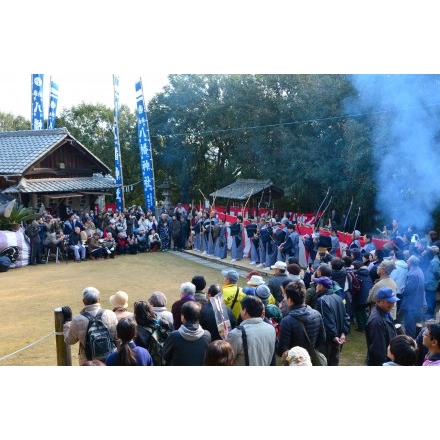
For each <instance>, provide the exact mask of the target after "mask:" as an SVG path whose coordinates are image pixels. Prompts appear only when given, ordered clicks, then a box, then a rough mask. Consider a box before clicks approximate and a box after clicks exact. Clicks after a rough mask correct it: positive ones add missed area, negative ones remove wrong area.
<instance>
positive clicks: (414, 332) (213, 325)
mask: <svg viewBox="0 0 440 440" xmlns="http://www.w3.org/2000/svg"><path fill="white" fill-rule="evenodd" d="M220 217H221V216H218V215H217V214H216V212H215V210H214V209H212V210H202V211H198V210H196V209H193V208H191V206H190V207H189V209H188V210H186V209H185V208H184V207H183V206H182V205H181V204H180V203H179V204H178V205H177V206H176V207H175V208H172V209H170V210H163V212H162V213H161V214H160V217H159V219H156V217H155V215H154V214H153V212H151V210H150V211H147V213H144V212H143V210H142V209H141V208H140V207H132V208H130V209H128V210H127V211H126V212H121V213H119V212H106V211H105V210H102V211H101V212H100V213H99V214H95V213H94V212H93V211H90V212H88V213H83V212H78V213H70V214H69V218H68V219H67V220H65V221H64V222H59V221H57V220H56V219H53V218H51V217H50V216H49V215H46V216H45V215H43V216H42V217H41V218H40V219H39V220H36V221H33V222H32V224H31V225H29V226H28V228H27V229H26V235H27V236H28V237H29V240H30V243H31V252H30V259H31V261H30V263H31V264H38V263H41V262H42V261H43V255H44V254H45V252H47V250H48V249H49V250H50V251H51V252H52V251H54V250H56V249H57V248H59V249H60V250H61V252H62V253H63V254H66V255H67V252H68V251H69V250H70V253H71V255H72V257H73V258H74V259H75V261H78V262H81V261H86V260H87V258H90V259H96V260H101V259H104V258H114V256H115V255H118V254H119V255H125V254H135V253H137V252H154V251H167V250H175V251H182V250H185V249H188V248H189V249H193V250H195V251H198V252H202V253H203V254H206V255H208V256H212V257H214V258H215V259H218V260H221V259H226V258H228V256H229V258H230V261H231V262H235V261H239V260H241V259H243V260H244V259H249V265H251V266H255V270H251V271H250V272H249V274H250V276H249V279H248V281H247V284H246V286H243V287H240V286H238V282H239V276H238V273H237V272H236V271H235V270H234V269H230V270H227V271H225V273H224V274H223V275H224V277H225V283H224V285H222V286H218V285H215V284H214V285H210V286H209V287H208V288H207V290H206V291H205V290H204V289H205V287H206V283H205V282H204V279H203V277H199V279H197V278H195V279H194V280H192V282H187V283H184V284H183V285H182V298H181V299H180V300H179V301H177V302H176V303H175V304H173V305H172V308H171V314H172V316H173V319H171V320H169V321H172V322H171V323H172V328H173V329H174V331H179V329H181V327H182V325H184V324H186V325H185V326H184V328H183V329H181V330H180V336H181V338H182V339H183V340H184V341H186V342H188V341H189V340H192V341H194V340H199V339H200V338H201V340H200V341H199V344H200V347H199V349H198V351H197V353H198V357H197V356H196V357H195V358H197V359H198V361H197V362H199V363H200V362H202V363H203V358H204V356H202V353H203V354H204V353H205V351H206V350H205V349H206V347H207V346H208V345H209V343H210V342H211V341H213V340H221V339H222V340H224V341H225V342H228V343H229V344H230V345H231V348H232V352H233V360H232V365H274V364H275V363H276V355H278V356H279V357H281V358H282V359H283V363H286V360H285V358H286V357H288V356H289V355H288V352H289V350H292V349H293V348H294V347H302V348H304V349H306V350H307V351H308V353H309V355H312V354H313V350H318V351H319V352H321V353H323V354H324V355H325V358H326V360H327V364H328V365H331V366H337V365H339V359H340V353H341V350H342V348H343V346H344V344H345V342H346V335H347V334H348V333H349V332H350V331H351V325H352V324H355V328H354V329H355V331H358V332H362V333H364V334H365V340H366V345H367V356H366V360H365V362H366V365H383V364H387V365H392V362H396V361H395V360H394V361H393V358H391V357H390V354H392V353H393V351H392V350H394V351H396V350H398V349H399V347H401V345H404V342H402V341H403V340H404V339H405V340H408V338H411V340H413V341H416V343H417V353H419V352H423V353H425V355H424V356H423V357H422V358H420V356H418V357H417V362H418V364H419V365H421V364H423V363H425V362H428V361H429V365H435V364H436V360H437V357H436V356H437V355H436V353H435V349H433V348H432V347H431V351H428V352H426V350H425V349H424V347H426V344H425V342H427V341H426V335H427V334H428V335H434V336H435V335H436V327H435V325H438V316H437V317H436V313H437V297H438V295H439V292H440V288H439V282H440V260H439V248H440V240H439V238H438V234H437V232H436V231H430V232H429V234H427V236H426V238H425V237H422V238H420V237H419V236H418V234H416V233H415V232H414V230H413V228H411V227H405V228H404V229H403V230H402V231H401V230H400V229H399V225H398V222H397V221H393V224H392V227H390V228H389V230H388V235H387V238H388V240H389V241H388V243H387V244H385V245H384V246H383V247H382V248H381V249H378V248H377V247H376V245H375V243H374V241H373V235H372V234H365V235H362V234H361V232H360V231H358V230H354V231H353V234H352V241H351V243H349V244H347V245H341V244H340V243H339V241H338V237H337V224H336V223H333V222H329V227H330V236H329V237H323V235H322V234H320V231H319V228H318V227H316V228H315V229H314V232H313V234H310V235H304V236H302V235H300V233H299V231H298V228H297V225H296V224H295V223H294V222H292V221H290V220H289V219H287V218H282V219H279V218H267V217H266V216H262V217H261V218H258V219H254V220H252V221H250V222H249V224H247V225H246V226H245V225H244V222H243V218H242V217H241V216H240V215H239V216H238V217H237V220H236V222H235V223H233V224H228V223H227V222H226V221H225V220H224V219H222V218H220ZM229 235H230V237H229ZM248 238H250V239H251V246H250V249H249V252H248V255H244V248H245V243H244V241H245V240H246V239H248ZM228 239H229V245H228ZM300 242H302V244H303V245H304V248H305V250H306V254H307V267H301V265H300V263H299V249H300ZM259 270H261V271H269V270H270V271H273V276H272V277H271V278H270V280H269V282H268V283H267V284H266V282H265V281H264V279H263V277H262V276H261V275H263V272H259ZM218 295H220V296H221V299H222V301H221V303H222V304H223V303H224V305H225V307H226V308H225V309H224V310H223V315H224V317H225V318H226V321H227V323H228V325H226V324H225V323H223V324H221V323H219V322H217V321H216V320H215V319H214V318H218V313H217V312H216V311H215V310H214V309H213V304H214V302H213V301H212V299H213V298H215V297H216V296H218ZM190 301H191V302H195V303H196V304H198V307H196V306H194V305H188V306H186V307H183V306H184V304H185V303H186V302H190ZM217 306H218V304H217ZM162 307H163V305H162ZM153 313H156V312H153ZM168 318H169V317H168ZM217 320H218V319H217ZM242 322H243V323H244V324H242ZM251 324H252V325H251ZM254 324H255V326H254ZM257 324H258V325H257ZM262 324H265V326H263V325H262ZM431 324H432V325H434V327H432V328H431V330H426V328H428V327H427V325H431ZM222 325H223V327H222ZM219 326H220V327H221V328H220V327H219ZM201 329H203V332H202V331H201ZM399 332H400V333H403V334H404V335H405V336H406V337H407V338H399V341H401V342H400V344H396V345H394V344H391V341H392V340H394V338H395V337H397V336H401V335H400V334H398V333H399ZM421 335H425V336H423V337H422V336H421ZM181 338H178V337H177V336H176V335H175V336H173V337H172V338H170V339H169V342H167V343H166V345H165V347H164V362H165V363H166V364H170V365H182V364H186V363H187V362H190V361H189V360H188V359H187V357H186V356H183V355H181V356H177V360H176V357H175V356H176V353H177V352H178V350H177V348H176V347H175V345H176V344H177V346H180V345H182V344H183V345H182V346H185V343H186V342H185V343H182V339H181ZM172 341H174V342H173V344H174V345H173V346H170V344H172ZM431 342H432V340H431ZM181 343H182V344H181ZM167 344H168V345H167ZM431 345H432V344H431ZM434 346H435V344H434ZM193 347H194V346H193ZM201 347H203V350H202V348H201ZM221 348H222V349H224V346H222V347H221ZM175 349H176V350H177V351H174V350H175ZM182 350H183V349H182ZM217 350H218V351H219V350H220V347H217ZM390 350H391V351H390ZM173 353H174V354H173ZM292 353H293V352H292ZM426 353H427V354H426ZM393 356H395V355H394V354H393ZM180 357H183V360H182V359H180ZM300 357H301V356H300ZM312 358H313V357H312ZM301 359H302V358H301ZM191 362H192V361H191ZM210 362H212V361H210ZM301 363H302V362H301ZM390 363H391V364H390ZM397 363H398V362H397ZM439 363H440V360H439ZM295 364H296V362H295ZM305 364H307V362H305Z"/></svg>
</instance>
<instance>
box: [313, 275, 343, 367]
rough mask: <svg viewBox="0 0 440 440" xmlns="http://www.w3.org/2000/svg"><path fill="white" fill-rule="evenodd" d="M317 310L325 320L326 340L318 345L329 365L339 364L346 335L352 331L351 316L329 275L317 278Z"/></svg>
mask: <svg viewBox="0 0 440 440" xmlns="http://www.w3.org/2000/svg"><path fill="white" fill-rule="evenodd" d="M314 282H315V286H316V296H317V300H316V310H318V312H320V313H321V316H322V319H323V321H324V327H325V333H326V341H325V343H323V344H321V345H320V346H319V347H318V350H319V351H321V353H323V354H324V355H325V357H326V358H327V363H328V365H329V366H338V365H339V356H340V353H341V349H342V346H343V345H344V344H345V336H346V335H347V334H348V333H350V317H349V316H348V314H347V312H346V311H345V306H344V303H343V301H342V298H341V297H340V296H339V295H337V294H336V293H333V289H332V286H333V283H332V280H331V279H330V278H328V277H320V278H315V280H314Z"/></svg>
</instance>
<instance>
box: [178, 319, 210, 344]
mask: <svg viewBox="0 0 440 440" xmlns="http://www.w3.org/2000/svg"><path fill="white" fill-rule="evenodd" d="M177 331H178V332H179V333H180V335H181V336H182V338H183V339H185V341H189V342H195V341H197V340H198V339H200V338H201V337H202V336H203V335H204V333H205V330H203V328H202V327H201V326H200V325H199V324H192V323H188V322H187V323H185V324H182V325H181V326H180V327H179V330H177Z"/></svg>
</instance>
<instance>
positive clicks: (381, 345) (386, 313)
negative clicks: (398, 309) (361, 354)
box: [365, 287, 399, 366]
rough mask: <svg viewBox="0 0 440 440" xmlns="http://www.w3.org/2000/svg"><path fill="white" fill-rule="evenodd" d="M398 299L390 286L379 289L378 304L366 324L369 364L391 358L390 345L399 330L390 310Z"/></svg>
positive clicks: (378, 363) (380, 363)
mask: <svg viewBox="0 0 440 440" xmlns="http://www.w3.org/2000/svg"><path fill="white" fill-rule="evenodd" d="M397 301H399V298H397V296H396V295H395V294H394V292H393V291H392V289H390V288H389V287H382V288H381V289H379V290H378V292H377V295H376V304H375V305H374V307H373V308H372V309H371V312H370V316H369V317H368V321H367V325H366V326H365V337H366V341H367V359H366V364H367V366H382V365H383V364H384V363H385V362H389V361H390V360H391V359H389V358H388V356H387V352H388V346H389V345H390V341H391V339H392V338H394V337H395V336H396V335H397V332H396V328H395V327H394V322H393V318H392V317H391V314H390V311H391V309H392V308H393V307H394V305H395V303H396V302H397Z"/></svg>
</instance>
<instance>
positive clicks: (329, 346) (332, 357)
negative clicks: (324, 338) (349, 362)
mask: <svg viewBox="0 0 440 440" xmlns="http://www.w3.org/2000/svg"><path fill="white" fill-rule="evenodd" d="M317 348H318V350H319V351H320V352H321V353H323V354H324V355H325V357H326V358H327V364H328V366H329V367H337V366H338V365H339V356H340V354H341V350H342V345H340V344H338V343H337V342H333V341H331V342H326V343H325V344H324V345H321V346H320V347H317Z"/></svg>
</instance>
